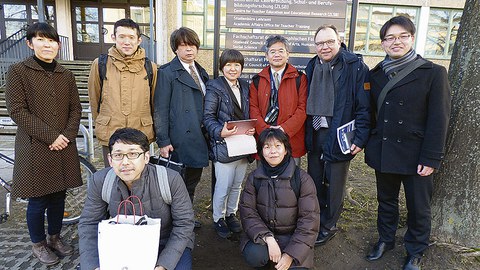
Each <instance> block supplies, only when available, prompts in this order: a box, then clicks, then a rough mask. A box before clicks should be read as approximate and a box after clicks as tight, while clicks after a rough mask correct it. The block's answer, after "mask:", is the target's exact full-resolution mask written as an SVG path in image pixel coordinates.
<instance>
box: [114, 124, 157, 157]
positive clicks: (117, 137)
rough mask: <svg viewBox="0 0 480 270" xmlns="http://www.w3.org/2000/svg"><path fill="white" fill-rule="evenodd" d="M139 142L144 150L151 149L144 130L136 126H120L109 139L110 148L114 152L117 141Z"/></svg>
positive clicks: (125, 142) (126, 142)
mask: <svg viewBox="0 0 480 270" xmlns="http://www.w3.org/2000/svg"><path fill="white" fill-rule="evenodd" d="M117 142H119V143H124V144H137V145H139V146H140V148H142V150H143V151H144V152H147V151H148V150H149V144H148V138H147V135H145V134H144V133H143V132H141V131H140V130H138V129H134V128H119V129H117V130H116V131H115V132H114V133H113V134H112V136H110V140H109V141H108V150H109V152H112V148H113V145H114V144H115V143H117Z"/></svg>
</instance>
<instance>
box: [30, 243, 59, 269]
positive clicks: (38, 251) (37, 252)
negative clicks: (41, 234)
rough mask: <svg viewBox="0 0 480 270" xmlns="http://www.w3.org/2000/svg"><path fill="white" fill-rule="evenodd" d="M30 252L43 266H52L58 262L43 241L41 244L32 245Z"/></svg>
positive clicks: (56, 257)
mask: <svg viewBox="0 0 480 270" xmlns="http://www.w3.org/2000/svg"><path fill="white" fill-rule="evenodd" d="M32 251H33V255H34V256H35V257H37V259H38V260H39V261H40V262H41V263H43V264H45V265H54V264H57V263H58V262H59V261H60V259H59V258H58V256H57V255H55V253H53V251H52V250H51V249H49V248H48V247H47V241H45V240H43V241H42V242H38V243H33V246H32Z"/></svg>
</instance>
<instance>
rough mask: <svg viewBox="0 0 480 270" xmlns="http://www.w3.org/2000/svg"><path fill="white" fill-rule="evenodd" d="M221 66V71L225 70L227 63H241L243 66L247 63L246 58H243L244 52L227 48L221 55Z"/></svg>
mask: <svg viewBox="0 0 480 270" xmlns="http://www.w3.org/2000/svg"><path fill="white" fill-rule="evenodd" d="M219 62H220V67H219V68H218V69H219V70H220V71H222V70H223V68H224V67H225V65H226V64H227V63H239V64H240V65H241V66H242V70H243V65H244V64H245V59H244V58H243V54H242V53H241V52H239V51H237V50H235V49H226V50H225V51H223V52H222V55H220V61H219Z"/></svg>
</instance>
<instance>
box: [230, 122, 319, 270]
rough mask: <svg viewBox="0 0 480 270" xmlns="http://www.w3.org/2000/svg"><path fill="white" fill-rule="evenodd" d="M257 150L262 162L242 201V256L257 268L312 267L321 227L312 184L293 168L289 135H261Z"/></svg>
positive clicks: (266, 132) (250, 178) (275, 131)
mask: <svg viewBox="0 0 480 270" xmlns="http://www.w3.org/2000/svg"><path fill="white" fill-rule="evenodd" d="M257 149H258V155H259V156H260V161H261V162H260V164H259V165H258V168H257V169H256V170H255V171H253V172H252V173H250V175H249V176H248V179H247V182H246V185H245V188H244V190H243V192H242V195H241V197H240V206H239V209H240V217H241V222H242V225H243V228H244V232H245V234H244V236H243V238H242V242H241V249H242V254H243V256H244V258H245V260H246V261H247V263H248V264H249V265H250V266H252V267H254V268H257V269H262V268H266V267H270V266H271V265H275V266H276V269H278V270H285V269H290V268H295V269H309V268H313V256H314V255H313V254H314V253H313V251H314V243H315V239H316V237H317V235H318V228H319V224H320V208H319V205H318V200H317V195H316V194H317V193H316V189H315V184H314V183H313V180H312V178H311V177H310V176H309V175H308V174H307V173H306V172H305V171H303V170H301V169H300V168H297V166H296V165H295V162H294V160H293V158H292V156H291V154H292V147H291V145H290V142H289V139H288V135H286V134H285V133H284V132H283V131H281V130H280V129H273V128H269V129H266V130H264V131H263V132H262V133H261V134H260V137H259V140H258V146H257Z"/></svg>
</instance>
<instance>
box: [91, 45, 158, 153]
mask: <svg viewBox="0 0 480 270" xmlns="http://www.w3.org/2000/svg"><path fill="white" fill-rule="evenodd" d="M144 63H145V50H144V49H143V48H139V49H138V50H137V52H135V53H134V54H133V55H131V56H126V57H124V56H122V55H121V54H120V52H119V51H118V50H117V49H116V48H115V46H113V47H111V48H110V49H109V50H108V60H107V66H106V67H107V74H106V80H105V81H104V82H103V90H102V91H101V92H102V103H101V105H100V112H99V113H98V112H97V108H98V101H99V99H100V75H99V73H98V58H97V59H95V60H94V61H93V63H92V68H91V69H90V75H89V77H88V97H89V99H90V106H91V108H92V115H93V119H94V120H95V134H96V135H97V139H98V142H99V143H100V144H101V145H105V146H107V145H108V140H109V139H110V136H111V135H112V134H113V132H115V130H117V129H119V128H124V127H130V128H135V129H138V130H140V131H142V132H143V133H145V135H147V138H148V140H149V142H153V141H154V140H155V133H154V130H153V119H152V114H153V112H152V107H153V91H154V89H155V86H153V87H152V88H150V86H149V84H148V83H149V82H148V77H147V71H146V70H145V65H144ZM152 69H153V81H154V82H155V81H156V78H157V66H156V65H155V64H154V63H152Z"/></svg>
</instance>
